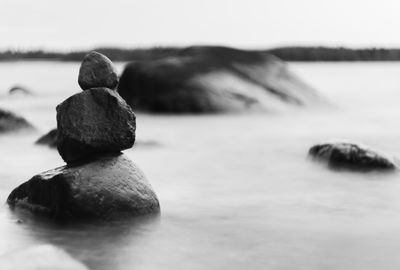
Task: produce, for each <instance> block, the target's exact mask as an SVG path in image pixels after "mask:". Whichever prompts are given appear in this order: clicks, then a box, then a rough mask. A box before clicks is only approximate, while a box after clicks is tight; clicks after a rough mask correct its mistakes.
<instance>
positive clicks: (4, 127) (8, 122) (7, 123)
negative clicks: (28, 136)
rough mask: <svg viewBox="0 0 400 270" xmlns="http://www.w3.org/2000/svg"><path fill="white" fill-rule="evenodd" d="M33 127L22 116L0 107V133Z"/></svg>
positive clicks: (31, 128)
mask: <svg viewBox="0 0 400 270" xmlns="http://www.w3.org/2000/svg"><path fill="white" fill-rule="evenodd" d="M33 129H34V127H33V126H32V125H31V124H30V123H29V122H28V121H26V120H25V119H24V118H23V117H21V116H18V115H16V114H14V113H12V112H10V111H7V110H3V109H0V134H1V133H5V132H12V131H20V130H33Z"/></svg>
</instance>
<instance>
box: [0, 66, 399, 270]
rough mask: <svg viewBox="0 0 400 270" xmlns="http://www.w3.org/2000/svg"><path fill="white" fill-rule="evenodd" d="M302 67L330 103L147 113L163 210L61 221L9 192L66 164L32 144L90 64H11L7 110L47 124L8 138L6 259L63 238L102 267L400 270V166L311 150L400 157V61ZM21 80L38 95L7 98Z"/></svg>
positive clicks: (0, 216)
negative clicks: (332, 166) (359, 162)
mask: <svg viewBox="0 0 400 270" xmlns="http://www.w3.org/2000/svg"><path fill="white" fill-rule="evenodd" d="M122 66H123V64H119V65H118V67H119V69H120V70H121V69H122ZM290 67H291V69H292V70H293V71H295V72H296V73H297V74H298V75H299V76H300V77H302V78H303V79H304V80H305V81H307V82H308V83H309V84H310V85H312V86H313V87H314V88H315V89H317V90H318V91H319V93H320V94H321V96H323V97H324V98H326V100H328V101H329V105H327V106H316V107H310V108H297V109H288V110H285V111H282V112H275V113H249V114H242V115H239V114H234V115H207V116H154V115H146V114H137V139H138V142H139V143H138V144H137V145H135V146H134V147H133V148H132V149H130V150H127V151H125V153H126V154H127V155H129V156H130V157H131V159H132V160H134V161H135V162H136V163H137V164H138V165H139V166H140V167H141V168H142V169H143V171H144V172H145V174H146V175H147V177H148V179H149V180H150V182H151V184H152V186H153V187H154V189H155V191H156V193H157V195H158V196H159V199H160V203H161V214H160V215H156V216H148V217H141V218H136V219H134V220H130V221H125V222H122V221H119V222H91V223H70V224H60V223H54V222H49V220H47V219H43V218H37V217H33V216H32V215H30V214H28V213H24V212H20V211H17V212H12V211H11V210H10V209H9V208H8V206H7V205H6V204H5V201H6V198H7V196H8V194H9V193H10V192H11V190H12V189H13V188H14V187H16V186H17V185H19V184H21V183H22V182H24V181H26V180H28V179H29V178H30V177H32V176H33V175H34V174H37V173H39V172H41V171H44V170H48V169H51V168H54V167H57V166H61V165H63V164H64V163H63V161H62V159H61V158H60V156H59V155H58V153H57V151H56V150H54V149H50V148H47V147H44V146H37V145H34V144H33V142H34V141H35V140H36V139H37V138H38V137H39V136H40V135H42V134H43V133H45V132H47V131H49V130H50V129H51V128H53V127H55V126H56V121H55V106H56V105H57V104H58V103H60V102H61V101H62V100H63V99H65V98H66V97H68V96H69V95H71V94H74V93H76V92H79V87H78V84H77V72H78V68H79V64H77V63H58V62H12V63H0V108H8V109H11V110H12V111H14V112H17V113H19V114H21V115H23V116H24V117H26V118H27V119H28V120H29V121H30V122H31V123H33V124H34V125H35V126H36V127H37V130H38V131H37V132H32V133H18V134H5V135H1V136H0V149H1V151H0V202H2V203H1V204H0V237H1V240H0V254H4V253H7V252H10V251H12V250H14V249H17V248H23V247H29V246H32V245H35V244H43V243H50V244H53V245H56V246H58V247H61V248H63V249H64V250H66V251H67V252H68V253H70V254H71V255H72V256H73V257H74V258H76V259H78V260H80V261H82V262H84V263H85V264H86V265H88V266H89V267H90V268H91V269H100V270H101V269H104V270H105V269H223V268H226V269H245V268H246V269H307V270H309V269H379V268H381V269H399V267H400V256H398V254H397V253H398V249H399V248H400V231H399V228H400V174H398V173H392V174H378V173H369V174H363V173H361V174H360V173H350V172H335V171H330V170H328V169H327V168H325V167H323V166H322V165H321V164H315V163H313V162H311V161H310V160H308V159H307V151H308V149H309V147H310V146H312V145H313V144H316V143H319V142H324V141H330V140H340V139H343V140H348V141H354V142H359V143H363V144H366V145H369V146H371V147H373V148H376V149H379V150H382V151H383V152H385V153H386V154H388V155H395V156H398V157H400V106H399V104H400V95H399V94H400V63H311V64H309V63H307V64H305V63H292V64H290ZM16 83H18V84H22V85H25V86H27V87H29V88H30V89H32V91H33V92H34V94H33V95H30V96H28V95H12V96H10V95H8V94H7V90H8V89H9V88H10V87H11V86H12V85H14V84H16ZM140 142H141V143H140ZM3 202H4V203H3Z"/></svg>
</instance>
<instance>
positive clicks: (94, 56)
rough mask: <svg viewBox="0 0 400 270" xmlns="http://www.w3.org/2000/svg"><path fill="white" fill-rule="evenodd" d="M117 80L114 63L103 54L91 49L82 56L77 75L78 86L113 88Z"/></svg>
mask: <svg viewBox="0 0 400 270" xmlns="http://www.w3.org/2000/svg"><path fill="white" fill-rule="evenodd" d="M118 81H119V79H118V74H117V71H116V69H115V67H114V64H113V63H112V62H111V60H110V59H108V58H107V57H106V56H104V55H103V54H101V53H98V52H94V51H93V52H90V53H88V54H87V55H86V56H85V57H84V58H83V60H82V64H81V67H80V69H79V77H78V83H79V86H80V87H81V88H82V89H83V90H87V89H90V88H96V87H107V88H110V89H113V90H115V89H116V88H117V86H118Z"/></svg>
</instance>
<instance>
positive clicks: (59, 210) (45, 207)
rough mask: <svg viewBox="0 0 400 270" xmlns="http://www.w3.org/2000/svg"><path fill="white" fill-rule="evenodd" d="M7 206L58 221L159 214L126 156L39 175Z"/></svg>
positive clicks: (149, 190) (153, 198) (149, 191)
mask: <svg viewBox="0 0 400 270" xmlns="http://www.w3.org/2000/svg"><path fill="white" fill-rule="evenodd" d="M7 203H8V204H9V205H10V206H12V207H21V208H26V209H29V210H31V211H37V212H41V213H44V214H47V215H50V216H52V217H54V218H56V219H58V218H75V217H76V218H80V217H82V218H100V219H113V218H122V217H124V218H125V217H133V216H137V215H142V214H148V213H157V212H159V210H160V206H159V202H158V198H157V196H156V194H155V193H154V191H153V189H152V187H151V185H150V183H149V182H148V181H147V179H146V177H145V176H144V174H143V172H142V171H141V170H140V169H139V168H138V167H137V165H135V164H134V163H133V162H132V161H131V160H130V159H129V158H128V157H126V156H125V155H124V154H114V155H104V156H101V157H98V158H96V159H92V160H91V161H90V162H87V163H83V164H79V165H74V166H70V165H67V166H63V167H59V168H56V169H53V170H50V171H46V172H43V173H41V174H38V175H36V176H34V177H33V178H31V179H30V180H29V181H27V182H25V183H23V184H22V185H20V186H19V187H17V188H16V189H14V190H13V191H12V192H11V194H10V195H9V197H8V199H7Z"/></svg>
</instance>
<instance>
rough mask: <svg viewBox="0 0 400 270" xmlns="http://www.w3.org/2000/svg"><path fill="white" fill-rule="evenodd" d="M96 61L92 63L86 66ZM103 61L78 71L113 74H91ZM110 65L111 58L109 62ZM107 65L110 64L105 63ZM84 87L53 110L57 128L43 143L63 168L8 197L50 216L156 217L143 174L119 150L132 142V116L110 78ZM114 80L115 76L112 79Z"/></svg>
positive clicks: (155, 203)
mask: <svg viewBox="0 0 400 270" xmlns="http://www.w3.org/2000/svg"><path fill="white" fill-rule="evenodd" d="M91 57H93V58H94V60H95V61H97V62H96V65H94V66H92V65H87V63H88V62H89V63H91V62H93V61H91ZM101 59H103V60H104V61H106V60H105V59H106V58H105V57H99V56H98V55H97V54H93V53H91V54H89V55H88V56H86V57H85V60H84V62H83V64H82V67H81V69H80V75H79V78H81V73H85V74H89V73H92V74H100V75H101V76H112V77H113V76H114V74H109V73H102V72H97V71H96V70H93V71H92V72H90V70H86V69H93V68H96V67H98V66H100V67H102V66H103V65H102V64H101V63H99V62H98V61H103V60H101ZM108 61H109V60H108ZM106 65H107V66H108V65H110V63H109V62H107V61H106ZM100 75H96V81H98V82H104V84H105V85H103V86H101V85H100V86H99V85H97V84H94V85H96V87H95V88H89V89H84V90H85V91H83V92H81V93H78V94H75V95H73V96H71V97H69V98H68V99H67V100H65V101H64V102H63V103H61V104H60V105H58V106H57V129H56V130H52V131H51V132H50V133H51V134H47V136H46V137H45V139H43V140H41V141H42V142H45V143H47V142H49V143H53V142H54V138H56V142H55V144H56V145H57V149H58V152H59V154H60V155H61V157H62V158H63V159H64V161H65V162H66V163H67V165H66V166H63V167H59V168H56V169H53V170H50V171H46V172H43V173H40V174H38V175H36V176H34V177H32V178H31V179H30V180H29V181H27V182H25V183H23V184H22V185H20V186H19V187H17V188H15V189H14V190H13V191H12V192H11V194H10V195H9V197H8V199H7V203H8V204H9V205H10V206H11V207H20V208H21V207H22V208H27V209H30V210H32V211H33V212H40V213H45V214H49V215H51V216H52V217H54V218H75V217H78V218H81V217H83V218H101V219H111V218H122V217H127V216H128V217H131V216H136V215H142V214H148V213H157V212H159V210H160V206H159V202H158V199H157V196H156V194H155V193H154V191H153V189H152V187H151V185H150V184H149V182H148V181H147V179H146V177H145V176H144V174H143V172H142V171H141V170H140V169H139V168H138V167H137V166H136V165H135V164H134V163H133V162H132V161H130V160H129V158H128V157H126V156H125V155H123V154H122V153H121V152H120V151H121V150H124V149H128V148H130V147H132V146H133V144H134V142H135V129H136V122H135V115H134V113H133V111H132V109H131V107H130V106H129V105H127V104H126V102H125V101H124V100H123V99H122V98H121V97H120V96H119V95H118V93H117V92H116V91H113V90H111V89H109V88H107V86H110V85H107V83H108V82H109V80H108V79H107V78H101V77H99V76H100ZM113 78H114V77H113Z"/></svg>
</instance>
